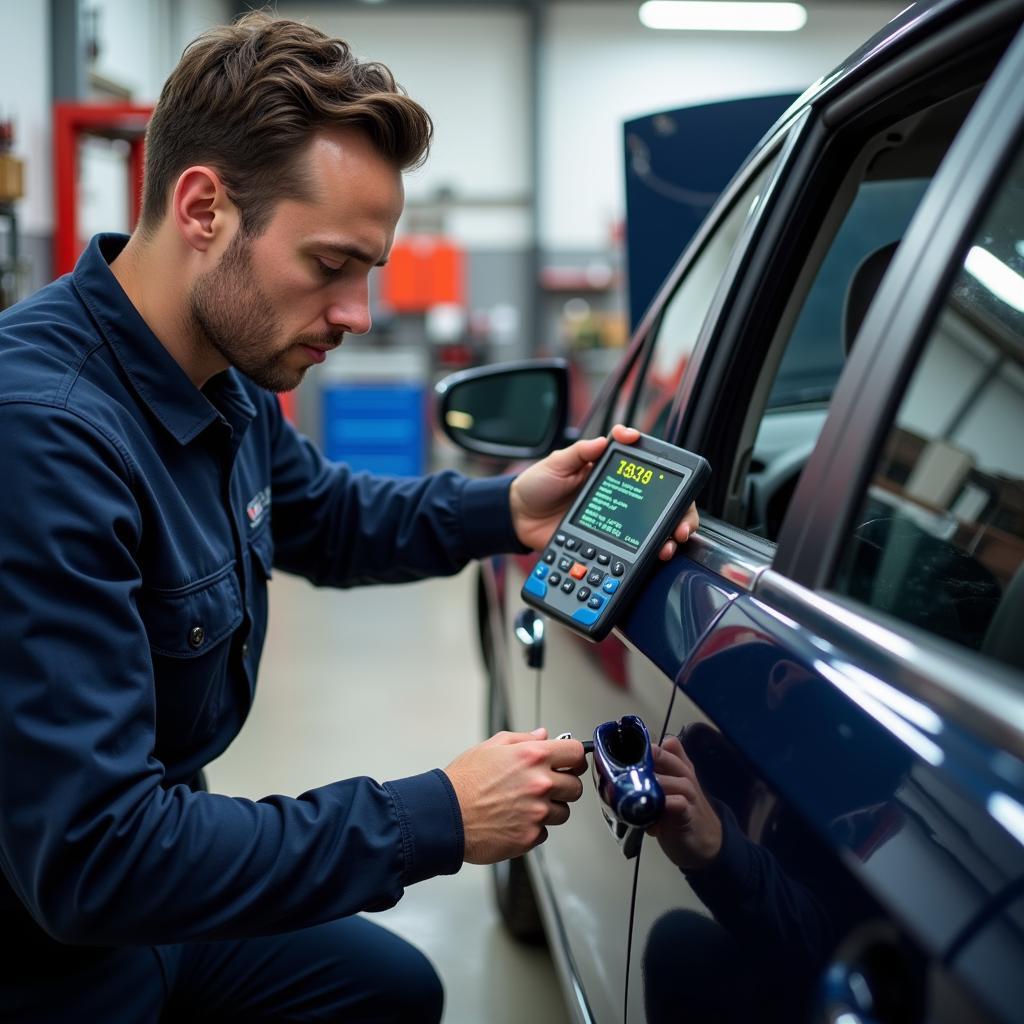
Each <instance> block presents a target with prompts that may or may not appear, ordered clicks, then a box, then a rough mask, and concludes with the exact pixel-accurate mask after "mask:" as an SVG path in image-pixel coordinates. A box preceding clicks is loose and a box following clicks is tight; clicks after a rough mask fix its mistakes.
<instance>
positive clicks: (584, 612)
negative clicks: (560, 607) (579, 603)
mask: <svg viewBox="0 0 1024 1024" xmlns="http://www.w3.org/2000/svg"><path fill="white" fill-rule="evenodd" d="M572 617H573V620H574V621H575V622H581V623H582V624H583V625H584V626H592V625H593V624H594V623H595V622H597V620H598V619H599V618H600V617H601V613H600V612H599V611H597V612H595V611H593V610H591V609H590V608H580V609H579V610H578V611H575V612H573V613H572Z"/></svg>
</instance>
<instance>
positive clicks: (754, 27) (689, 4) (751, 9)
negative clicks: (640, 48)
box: [640, 0, 807, 32]
mask: <svg viewBox="0 0 1024 1024" xmlns="http://www.w3.org/2000/svg"><path fill="white" fill-rule="evenodd" d="M640 21H641V22H642V23H643V24H644V25H646V26H647V28H662V29H682V30H689V31H704V32H796V31H798V30H799V29H802V28H803V27H804V25H805V24H806V23H807V10H806V8H805V7H804V6H803V4H794V3H772V2H768V0H765V2H764V3H761V2H757V0H755V2H750V0H735V2H733V0H647V3H643V4H641V5H640Z"/></svg>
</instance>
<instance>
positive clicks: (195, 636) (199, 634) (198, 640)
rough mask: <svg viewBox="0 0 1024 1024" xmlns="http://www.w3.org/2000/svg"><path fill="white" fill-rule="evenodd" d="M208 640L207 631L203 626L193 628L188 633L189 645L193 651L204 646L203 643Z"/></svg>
mask: <svg viewBox="0 0 1024 1024" xmlns="http://www.w3.org/2000/svg"><path fill="white" fill-rule="evenodd" d="M205 639H206V630H205V629H203V627H202V626H193V627H192V628H191V629H190V630H189V631H188V645H189V647H191V648H192V649H193V650H195V649H196V648H197V647H202V646H203V641H204V640H205Z"/></svg>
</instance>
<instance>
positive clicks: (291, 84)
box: [140, 12, 433, 235]
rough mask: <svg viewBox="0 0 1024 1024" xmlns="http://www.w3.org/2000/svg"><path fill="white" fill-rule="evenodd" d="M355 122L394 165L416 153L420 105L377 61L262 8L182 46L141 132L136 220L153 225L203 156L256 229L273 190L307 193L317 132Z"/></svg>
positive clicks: (421, 132)
mask: <svg viewBox="0 0 1024 1024" xmlns="http://www.w3.org/2000/svg"><path fill="white" fill-rule="evenodd" d="M347 127H355V128H359V129H360V130H362V131H364V132H365V133H366V134H367V135H368V136H369V138H370V139H371V141H372V142H373V143H374V145H375V146H376V147H377V149H378V151H379V152H380V153H381V154H382V155H383V156H384V157H385V158H387V159H388V160H390V161H392V162H393V163H394V164H395V166H397V167H398V168H400V169H401V170H406V169H408V168H410V167H415V166H417V165H419V164H420V163H422V162H423V160H424V159H425V158H426V155H427V150H428V148H429V146H430V140H431V136H432V134H433V125H432V123H431V120H430V116H429V115H428V114H427V112H426V111H425V110H424V109H423V108H422V107H421V106H420V105H419V104H418V103H417V102H416V101H415V100H412V99H410V98H409V97H408V96H407V95H406V94H405V92H404V90H402V88H401V87H400V86H398V85H397V84H396V83H395V79H394V76H393V75H392V74H391V72H390V71H389V70H388V69H387V68H386V67H385V66H384V65H383V64H377V63H373V62H368V61H360V60H359V59H358V58H357V57H355V56H354V55H353V53H352V50H351V48H350V47H349V45H348V44H347V43H346V42H344V41H343V40H341V39H331V38H329V37H328V36H326V35H324V33H322V32H320V31H319V30H318V29H315V28H311V27H309V26H308V25H302V24H300V23H298V22H295V21H286V20H284V19H278V18H274V17H271V16H270V15H268V14H265V13H262V12H255V13H251V14H246V15H244V16H243V17H242V18H240V19H239V20H238V21H236V22H235V23H234V24H233V25H226V26H221V27H219V28H214V29H211V30H210V31H208V32H204V33H203V34H202V35H201V36H199V37H198V38H197V39H195V40H194V41H193V42H192V43H190V44H189V45H188V46H187V47H186V49H185V52H184V53H183V54H182V57H181V60H180V61H179V62H178V66H177V67H176V68H175V69H174V71H172V72H171V75H170V77H169V78H168V79H167V81H166V83H165V84H164V87H163V91H162V92H161V93H160V100H159V102H158V103H157V105H156V109H155V110H154V112H153V117H152V118H151V120H150V122H149V128H148V129H147V131H146V173H145V185H144V188H143V204H142V217H141V220H140V228H141V230H142V232H143V233H144V234H151V233H152V232H153V230H154V229H155V228H156V226H157V225H158V224H159V222H160V221H161V220H162V218H163V216H164V213H165V212H166V208H167V199H168V193H169V191H170V189H171V186H172V185H173V184H174V182H175V180H176V178H177V176H178V175H179V174H180V173H181V172H182V171H183V170H184V169H185V168H186V167H190V166H192V165H193V164H209V165H210V166H211V167H213V168H214V169H215V170H216V171H217V172H218V174H220V176H221V179H222V180H223V182H224V185H225V188H226V189H227V192H228V196H229V197H230V199H231V201H232V202H233V203H234V204H235V205H236V206H237V207H238V210H239V214H240V216H241V228H242V230H243V231H244V232H245V233H247V234H249V235H258V234H260V233H261V232H262V231H263V229H264V228H265V227H266V225H267V222H268V221H269V219H270V215H271V212H272V210H273V208H274V205H275V204H276V203H277V202H278V200H280V199H284V198H290V199H304V198H308V195H309V187H308V183H307V181H306V180H305V178H304V175H303V168H302V166H301V163H300V160H299V157H300V154H301V153H302V152H303V150H304V147H305V145H306V143H308V142H309V141H311V139H312V137H313V136H314V135H315V134H317V133H318V132H320V131H324V130H330V129H338V128H347Z"/></svg>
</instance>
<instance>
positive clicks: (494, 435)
mask: <svg viewBox="0 0 1024 1024" xmlns="http://www.w3.org/2000/svg"><path fill="white" fill-rule="evenodd" d="M434 392H435V394H436V395H437V400H438V409H437V418H438V423H439V425H440V427H441V430H442V431H444V434H445V436H446V437H448V438H449V439H450V440H451V441H452V442H453V443H454V444H457V445H458V446H459V447H460V448H462V449H463V450H464V451H467V452H473V453H475V454H477V455H489V456H491V457H492V458H499V459H538V458H541V457H542V456H544V455H547V454H548V452H550V451H553V450H554V449H555V448H557V447H558V446H559V445H560V444H561V443H562V442H563V441H564V440H565V438H566V426H567V423H568V418H569V364H568V363H567V362H566V361H565V360H564V359H527V360H523V361H521V362H513V363H499V364H497V365H495V366H480V367H475V368H474V369H471V370H462V371H460V372H459V373H453V374H451V375H450V376H448V377H445V378H444V379H443V380H441V381H439V382H438V384H437V385H436V386H435V388H434Z"/></svg>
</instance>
